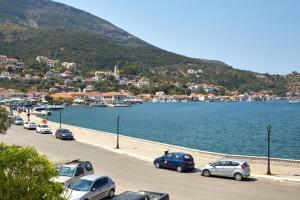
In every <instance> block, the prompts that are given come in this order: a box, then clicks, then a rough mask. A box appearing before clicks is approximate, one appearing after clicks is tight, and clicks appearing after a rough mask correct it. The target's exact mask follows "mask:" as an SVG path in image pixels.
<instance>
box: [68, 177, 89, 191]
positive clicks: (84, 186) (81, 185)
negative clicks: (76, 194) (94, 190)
mask: <svg viewBox="0 0 300 200" xmlns="http://www.w3.org/2000/svg"><path fill="white" fill-rule="evenodd" d="M92 183H93V181H89V180H85V179H79V180H77V181H75V182H74V183H73V184H72V185H70V187H69V188H70V189H72V190H76V191H88V190H89V189H90V187H91V185H92Z"/></svg>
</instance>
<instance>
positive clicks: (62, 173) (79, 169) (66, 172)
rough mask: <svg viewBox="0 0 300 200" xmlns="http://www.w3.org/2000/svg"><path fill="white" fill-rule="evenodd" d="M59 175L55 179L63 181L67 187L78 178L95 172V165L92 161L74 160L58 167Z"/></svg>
mask: <svg viewBox="0 0 300 200" xmlns="http://www.w3.org/2000/svg"><path fill="white" fill-rule="evenodd" d="M57 170H58V174H59V176H58V177H55V178H53V181H55V182H59V183H62V184H63V185H64V186H65V187H68V186H70V185H71V184H72V183H74V182H75V181H76V180H78V179H80V178H81V177H83V176H85V175H89V174H94V169H93V165H92V163H91V162H90V161H81V160H73V161H71V162H67V163H64V164H62V165H59V166H58V167H57Z"/></svg>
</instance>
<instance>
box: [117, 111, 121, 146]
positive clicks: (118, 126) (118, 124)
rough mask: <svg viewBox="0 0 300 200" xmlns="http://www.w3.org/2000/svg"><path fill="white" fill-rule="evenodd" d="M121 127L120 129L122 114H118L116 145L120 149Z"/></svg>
mask: <svg viewBox="0 0 300 200" xmlns="http://www.w3.org/2000/svg"><path fill="white" fill-rule="evenodd" d="M119 129H120V115H118V116H117V146H116V149H119Z"/></svg>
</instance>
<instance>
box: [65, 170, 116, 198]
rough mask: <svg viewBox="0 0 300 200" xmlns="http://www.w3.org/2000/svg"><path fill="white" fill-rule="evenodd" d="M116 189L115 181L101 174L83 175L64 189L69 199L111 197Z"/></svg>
mask: <svg viewBox="0 0 300 200" xmlns="http://www.w3.org/2000/svg"><path fill="white" fill-rule="evenodd" d="M115 191H116V186H115V182H114V181H113V180H112V179H111V178H110V177H108V176H105V175H102V174H91V175H87V176H84V177H82V178H80V179H78V180H77V181H75V182H74V183H72V184H71V185H70V186H69V187H68V189H67V190H66V191H65V194H64V195H66V196H67V197H69V200H94V199H97V200H100V199H104V198H108V199H111V198H113V197H114V195H115Z"/></svg>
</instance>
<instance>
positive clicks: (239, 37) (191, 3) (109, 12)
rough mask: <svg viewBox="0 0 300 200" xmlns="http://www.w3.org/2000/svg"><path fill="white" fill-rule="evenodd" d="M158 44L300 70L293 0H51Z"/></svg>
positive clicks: (299, 11) (297, 11)
mask: <svg viewBox="0 0 300 200" xmlns="http://www.w3.org/2000/svg"><path fill="white" fill-rule="evenodd" d="M56 1H58V2H62V3H65V4H68V5H71V6H74V7H76V8H79V9H82V10H85V11H87V12H90V13H92V14H94V15H96V16H98V17H101V18H103V19H105V20H108V21H110V22H111V23H113V24H115V25H116V26H118V27H120V28H122V29H124V30H126V31H128V32H130V33H131V34H133V35H135V36H137V37H139V38H141V39H143V40H145V41H147V42H149V43H151V44H153V45H155V46H158V47H160V48H163V49H166V50H169V51H172V52H175V53H179V54H182V55H186V56H189V57H195V58H206V59H216V60H221V61H223V62H226V63H227V64H229V65H231V66H233V67H235V68H239V69H245V70H251V71H256V72H261V73H266V72H268V73H271V74H287V73H289V72H292V71H298V72H300V1H298V0H126V1H125V0H56Z"/></svg>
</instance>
